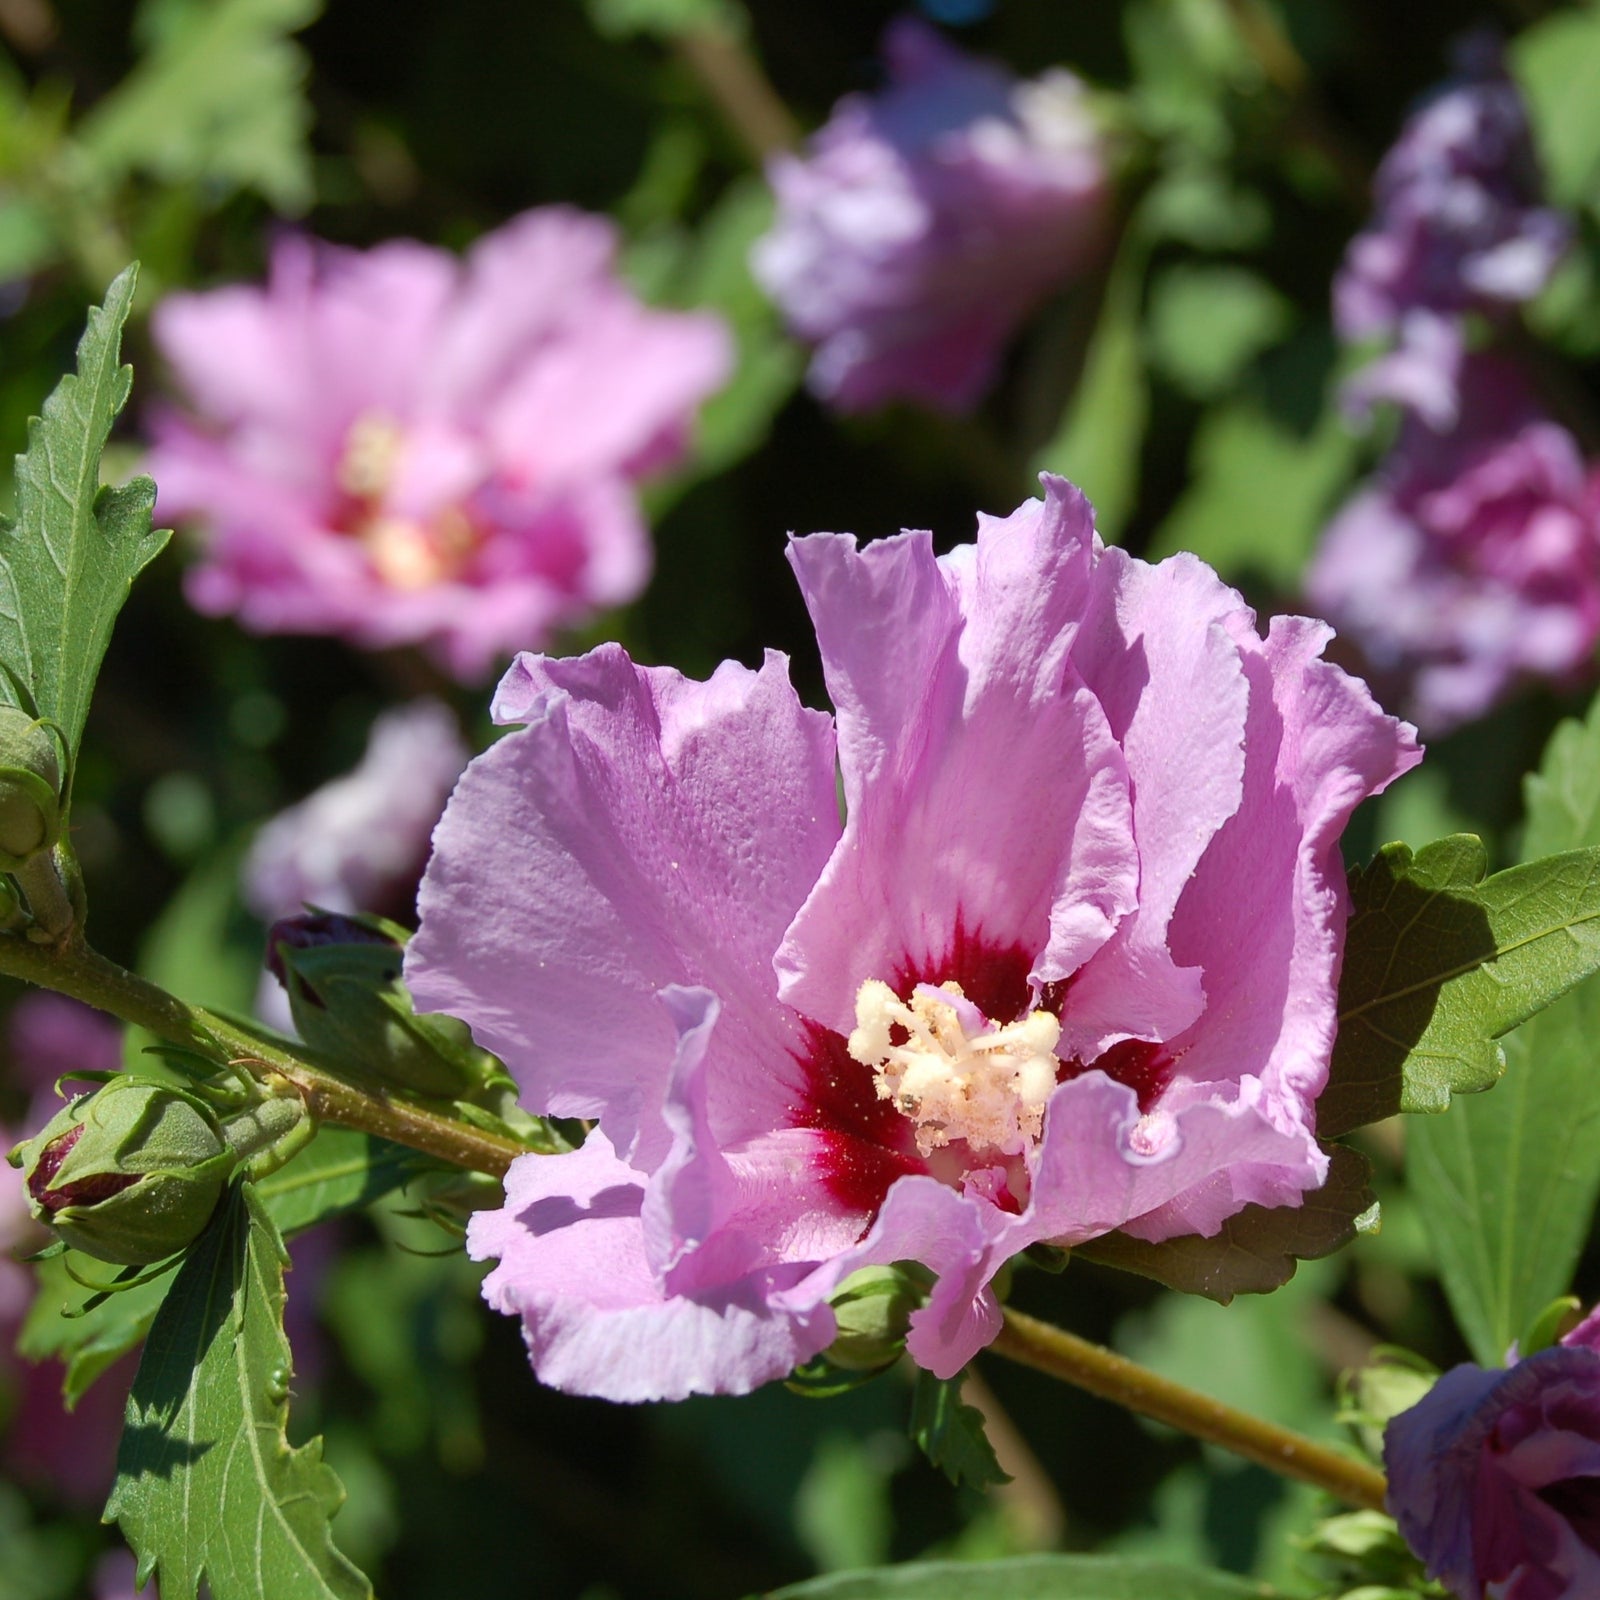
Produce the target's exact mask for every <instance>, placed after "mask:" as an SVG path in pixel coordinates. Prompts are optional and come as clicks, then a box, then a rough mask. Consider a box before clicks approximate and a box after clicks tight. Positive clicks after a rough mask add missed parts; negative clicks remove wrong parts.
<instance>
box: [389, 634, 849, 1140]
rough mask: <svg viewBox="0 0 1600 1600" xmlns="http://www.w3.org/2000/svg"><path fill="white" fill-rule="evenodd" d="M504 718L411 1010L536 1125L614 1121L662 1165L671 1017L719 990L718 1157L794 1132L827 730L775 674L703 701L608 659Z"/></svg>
mask: <svg viewBox="0 0 1600 1600" xmlns="http://www.w3.org/2000/svg"><path fill="white" fill-rule="evenodd" d="M496 714H497V715H498V716H499V717H500V718H501V719H502V720H507V721H512V720H515V721H522V722H525V723H526V724H527V726H526V727H525V728H523V729H522V730H521V731H519V732H516V733H513V734H511V735H509V736H507V737H506V738H504V739H502V740H501V741H500V742H499V743H498V744H496V745H494V746H492V747H491V748H490V749H489V750H488V751H487V752H485V754H483V755H482V756H480V757H479V758H478V759H477V760H476V761H474V762H473V763H472V765H471V766H470V767H469V768H468V769H467V772H466V774H465V776H464V777H463V778H462V781H461V784H460V786H459V787H458V789H457V791H456V794H455V797H454V798H453V800H452V802H451V804H450V807H449V809H448V810H447V811H446V813H445V816H444V819H443V821H442V822H441V823H440V825H439V829H438V832H437V834H436V837H435V848H434V856H433V860H432V862H431V864H430V865H429V868H428V874H427V877H426V879H425V880H424V883H423V888H422V893H421V905H422V928H421V931H420V932H419V933H418V935H417V937H416V938H415V939H414V940H413V941H412V943H411V946H410V948H409V951H408V955H407V980H408V982H409V983H410V984H411V987H412V990H413V992H414V993H415V995H416V996H417V1000H418V1003H419V1005H421V1006H423V1007H424V1008H426V1009H430V1010H442V1011H448V1012H451V1013H452V1014H453V1015H456V1016H459V1017H462V1018H464V1019H465V1020H466V1021H467V1022H468V1023H470V1024H471V1025H472V1027H473V1029H474V1031H475V1033H476V1035H477V1037H478V1039H479V1041H480V1042H481V1043H483V1044H484V1045H485V1046H487V1047H488V1048H489V1049H492V1050H494V1051H495V1052H496V1054H498V1055H499V1056H501V1057H502V1059H504V1060H505V1062H506V1064H507V1065H508V1066H509V1067H510V1068H511V1070H512V1072H513V1073H514V1074H515V1075H516V1077H517V1079H518V1081H519V1082H520V1083H521V1085H522V1087H523V1091H524V1093H525V1095H526V1097H527V1100H528V1103H529V1104H530V1105H531V1106H534V1107H536V1108H538V1109H541V1110H548V1111H550V1112H553V1113H555V1114H557V1115H561V1116H599V1117H601V1118H602V1121H603V1124H604V1126H605V1127H606V1130H607V1132H608V1134H609V1135H610V1136H611V1137H612V1139H613V1140H614V1142H615V1143H616V1145H617V1147H618V1148H619V1149H622V1150H624V1151H628V1152H629V1153H630V1159H632V1160H635V1161H637V1162H639V1163H640V1164H642V1165H644V1166H646V1167H650V1166H653V1165H654V1164H655V1163H656V1162H658V1161H659V1160H660V1159H661V1157H662V1156H663V1155H664V1154H665V1153H666V1149H667V1147H668V1144H669V1142H670V1141H669V1138H668V1134H667V1130H666V1128H665V1125H664V1124H663V1123H662V1122H661V1118H660V1108H661V1104H662V1099H663V1097H664V1095H665V1093H666V1087H667V1080H668V1075H669V1071H670V1068H671V1063H672V1060H673V1056H674V1053H675V1049H676V1045H675V1040H674V1030H673V1028H672V1026H671V1024H670V1021H669V1018H668V1015H667V1012H666V1010H665V1009H664V1008H663V1007H662V1005H661V1004H660V1002H659V1000H658V999H657V998H656V997H657V995H658V994H659V992H660V991H661V990H662V989H664V988H667V987H668V986H671V985H685V986H697V987H703V988H706V989H710V990H711V991H712V992H713V993H715V994H716V995H717V996H718V997H719V998H720V1000H721V1001H722V1004H723V1008H724V1014H723V1021H722V1023H721V1024H720V1025H719V1026H718V1028H717V1029H716V1030H715V1035H716V1038H715V1046H714V1054H715V1056H716V1060H717V1066H716V1070H715V1073H714V1078H715V1081H716V1082H717V1084H718V1088H719V1101H718V1110H719V1113H720V1115H721V1116H722V1117H723V1118H725V1119H726V1120H724V1121H719V1125H718V1136H719V1137H721V1138H724V1139H738V1138H741V1137H746V1136H749V1135H751V1134H753V1133H755V1132H758V1131H761V1130H762V1129H766V1128H771V1127H773V1126H774V1125H776V1124H777V1123H779V1122H781V1121H783V1120H784V1119H783V1118H781V1117H779V1116H778V1115H777V1104H778V1102H780V1101H782V1100H783V1098H784V1096H785V1094H786V1092H787V1091H786V1089H785V1080H786V1078H792V1077H794V1076H795V1075H797V1074H798V1066H797V1065H796V1063H795V1061H794V1060H793V1058H792V1056H791V1055H790V1053H789V1052H790V1050H791V1049H798V1048H799V1044H800V1034H799V1023H798V1019H794V1018H791V1017H789V1016H788V1015H787V1014H786V1013H785V1012H783V1010H782V1008H781V1007H779V1006H778V1005H777V1004H776V1003H775V1000H774V998H773V994H772V987H773V984H772V972H771V952H772V950H773V949H774V948H775V947H776V945H777V943H778V940H779V938H780V937H781V934H782V930H783V929H784V927H786V926H787V924H788V922H789V920H790V918H792V917H793V915H794V913H795V911H796V910H797V909H798V907H799V905H800V903H801V901H802V900H803V899H804V897H805V894H806V892H807V891H808V890H809V888H810V886H811V884H812V883H813V882H814V881H815V879H816V876H817V873H818V872H819V871H820V870H821V867H822V864H823V862H824V861H825V860H826V859H827V855H828V852H829V850H830V848H831V847H832V844H833V841H834V840H835V839H836V838H837V837H838V827H839V824H838V812H837V809H836V802H835V797H834V780H833V737H832V729H831V728H830V726H829V724H828V719H827V718H826V717H823V716H821V715H819V714H817V713H815V712H811V711H807V710H805V709H804V708H803V707H802V706H801V705H800V703H799V700H798V699H797V698H796V696H795V694H794V691H793V689H792V688H791V687H790V686H789V681H788V676H787V672H786V670H785V663H784V662H783V660H782V658H781V657H778V656H771V655H769V656H768V658H767V660H766V663H765V665H764V666H763V667H762V669H761V671H760V672H750V671H748V670H747V669H745V668H743V667H740V666H737V665H735V664H734V663H732V662H728V663H724V665H723V666H722V667H721V668H720V669H719V670H718V671H717V673H716V674H715V675H714V676H713V677H712V678H711V680H710V681H709V682H708V683H703V684H701V683H694V682H691V681H689V680H687V679H685V678H682V677H680V676H679V675H678V674H677V673H675V672H673V671H671V670H669V669H666V668H640V667H636V666H634V664H633V663H632V662H631V661H630V660H629V659H628V658H627V656H626V655H625V654H624V653H623V652H622V651H621V650H619V649H618V648H616V647H615V646H603V647H602V648H600V649H599V650H596V651H594V652H592V653H591V654H589V655H587V656H583V657H580V658H578V659H576V660H565V661H560V660H553V659H546V658H535V657H523V658H521V659H520V660H519V662H518V664H517V665H516V666H515V667H513V669H512V671H511V672H510V674H508V676H507V678H506V681H505V682H504V683H503V684H502V686H501V689H500V694H499V696H498V699H497V701H496ZM507 841H514V843H512V844H511V845H510V846H509V847H508V843H507ZM636 1141H637V1143H636Z"/></svg>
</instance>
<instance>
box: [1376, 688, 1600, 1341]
mask: <svg viewBox="0 0 1600 1600" xmlns="http://www.w3.org/2000/svg"><path fill="white" fill-rule="evenodd" d="M1527 818H1528V820H1527V830H1526V837H1525V838H1524V841H1523V851H1524V854H1525V855H1528V856H1538V855H1543V854H1545V853H1547V852H1549V851H1552V850H1565V849H1571V848H1573V847H1574V846H1578V845H1595V844H1600V700H1596V702H1595V703H1594V705H1593V706H1592V707H1591V708H1590V711H1589V714H1588V716H1587V717H1586V718H1585V719H1584V720H1583V721H1582V722H1576V721H1573V722H1565V723H1563V724H1562V725H1561V726H1560V727H1559V728H1558V729H1557V730H1556V732H1555V735H1554V737H1552V739H1551V740H1550V743H1549V746H1548V748H1547V749H1546V751H1545V755H1544V761H1543V763H1542V764H1541V766H1540V769H1539V771H1538V772H1537V773H1536V774H1534V775H1533V776H1532V777H1530V778H1529V779H1528V783H1527ZM1597 1034H1600V978H1591V979H1589V980H1587V981H1586V982H1584V983H1581V984H1579V985H1578V986H1577V987H1576V988H1575V989H1573V990H1572V992H1571V993H1569V994H1566V995H1563V996H1562V998H1561V999H1559V1000H1558V1001H1556V1003H1555V1004H1554V1005H1552V1006H1550V1007H1549V1008H1548V1009H1547V1010H1545V1011H1541V1012H1540V1013H1539V1014H1538V1015H1537V1016H1536V1017H1534V1018H1532V1019H1531V1020H1530V1021H1528V1022H1526V1023H1524V1024H1523V1026H1522V1027H1520V1028H1518V1029H1517V1030H1516V1031H1515V1032H1514V1033H1512V1034H1511V1035H1510V1036H1509V1037H1508V1038H1507V1039H1506V1041H1505V1049H1506V1075H1505V1077H1504V1078H1503V1079H1502V1080H1501V1083H1500V1085H1499V1087H1498V1088H1497V1089H1496V1090H1495V1092H1494V1093H1493V1094H1492V1095H1490V1096H1488V1097H1487V1098H1486V1099H1483V1100H1468V1101H1463V1102H1462V1103H1461V1104H1460V1105H1459V1106H1457V1107H1455V1108H1454V1109H1453V1110H1452V1112H1451V1114H1450V1115H1449V1116H1448V1117H1441V1118H1437V1119H1434V1118H1430V1119H1428V1120H1427V1121H1426V1122H1424V1123H1421V1124H1419V1125H1418V1126H1416V1127H1415V1128H1413V1129H1412V1130H1411V1134H1410V1138H1409V1141H1408V1144H1407V1160H1406V1167H1407V1176H1408V1181H1409V1183H1410V1185H1411V1188H1412V1190H1413V1192H1414V1193H1415V1194H1416V1197H1417V1202H1418V1205H1419V1206H1420V1207H1421V1210H1422V1215H1423V1218H1424V1220H1425V1222H1426V1224H1427V1228H1428V1235H1429V1237H1430V1239H1432V1241H1433V1243H1434V1248H1435V1250H1436V1252H1437V1258H1438V1264H1439V1273H1440V1276H1441V1278H1442V1279H1443V1281H1444V1286H1445V1291H1446V1293H1447V1294H1448V1295H1449V1297H1450V1304H1451V1307H1452V1308H1453V1310H1454V1311H1455V1314H1456V1320H1457V1321H1458V1322H1459V1323H1460V1325H1461V1329H1462V1332H1463V1333H1464V1334H1465V1335H1466V1338H1467V1342H1468V1344H1469V1345H1471V1347H1472V1350H1473V1353H1474V1355H1475V1356H1476V1357H1477V1359H1478V1360H1479V1361H1482V1362H1485V1363H1489V1364H1493V1365H1498V1364H1499V1363H1500V1362H1501V1361H1502V1360H1504V1358H1505V1352H1506V1347H1507V1346H1508V1345H1509V1344H1510V1343H1511V1341H1512V1340H1513V1339H1517V1338H1519V1337H1521V1336H1523V1335H1524V1334H1525V1332H1526V1330H1527V1325H1528V1323H1529V1322H1530V1321H1531V1320H1532V1319H1533V1318H1534V1317H1535V1316H1536V1315H1537V1313H1538V1312H1539V1310H1540V1309H1541V1307H1544V1306H1546V1305H1548V1304H1549V1302H1550V1301H1552V1300H1554V1299H1555V1298H1556V1296H1558V1295H1561V1294H1563V1293H1564V1292H1565V1291H1566V1290H1567V1289H1568V1288H1569V1287H1570V1285H1571V1283H1572V1274H1573V1270H1574V1268H1575V1267H1576V1266H1577V1263H1578V1256H1579V1254H1580V1252H1581V1251H1582V1249H1583V1242H1584V1239H1585V1238H1586V1237H1587V1236H1588V1232H1589V1223H1590V1219H1591V1218H1592V1216H1593V1214H1594V1206H1595V1199H1596V1195H1597V1194H1600V1072H1597V1071H1596V1070H1595V1039H1596V1036H1597Z"/></svg>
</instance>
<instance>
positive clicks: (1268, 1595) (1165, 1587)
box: [768, 1556, 1277, 1600]
mask: <svg viewBox="0 0 1600 1600" xmlns="http://www.w3.org/2000/svg"><path fill="white" fill-rule="evenodd" d="M1276 1595H1277V1591H1276V1590H1274V1589H1269V1588H1267V1586H1266V1585H1265V1584H1260V1583H1253V1582H1251V1580H1250V1579H1248V1578H1236V1577H1233V1576H1232V1575H1231V1574H1229V1573H1226V1572H1202V1571H1197V1570H1195V1569H1193V1568H1189V1567H1176V1566H1172V1565H1170V1564H1169V1563H1167V1562H1165V1561H1140V1560H1138V1559H1136V1558H1131V1557H1125V1556H1011V1557H1008V1558H1007V1559H1005V1560H1003V1561H908V1562H906V1563H904V1564H903V1565H901V1566H898V1567H884V1568H881V1569H880V1570H878V1571H874V1572H841V1573H836V1574H832V1575H830V1576H828V1577H825V1578H814V1579H812V1580H811V1582H809V1583H797V1584H795V1585H793V1586H792V1587H790V1588H788V1589H778V1590H775V1591H774V1592H773V1593H772V1594H771V1595H770V1596H769V1597H768V1600H1020V1597H1022V1596H1026V1597H1027V1600H1275V1596H1276Z"/></svg>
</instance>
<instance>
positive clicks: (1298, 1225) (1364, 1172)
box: [1073, 1145, 1374, 1305]
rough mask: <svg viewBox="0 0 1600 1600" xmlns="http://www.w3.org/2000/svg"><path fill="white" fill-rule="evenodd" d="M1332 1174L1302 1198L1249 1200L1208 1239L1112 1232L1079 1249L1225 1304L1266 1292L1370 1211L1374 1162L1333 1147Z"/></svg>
mask: <svg viewBox="0 0 1600 1600" xmlns="http://www.w3.org/2000/svg"><path fill="white" fill-rule="evenodd" d="M1329 1155H1330V1156H1331V1158H1332V1166H1331V1167H1330V1168H1329V1171H1328V1181H1327V1182H1326V1183H1325V1184H1324V1185H1323V1186H1322V1187H1321V1188H1320V1189H1318V1190H1316V1191H1315V1193H1313V1194H1308V1195H1307V1196H1306V1198H1305V1204H1304V1205H1300V1206H1273V1207H1268V1206H1246V1207H1245V1208H1244V1210H1243V1211H1239V1212H1236V1213H1235V1214H1234V1215H1233V1216H1231V1217H1230V1218H1229V1219H1228V1220H1227V1221H1226V1222H1225V1223H1223V1225H1222V1227H1221V1229H1220V1230H1219V1231H1218V1233H1217V1234H1216V1235H1215V1236H1214V1237H1213V1238H1210V1239H1204V1238H1201V1237H1200V1236H1199V1235H1198V1234H1188V1235H1185V1236H1183V1237H1181V1238H1177V1239H1167V1240H1165V1241H1163V1242H1162V1243H1161V1244H1149V1243H1147V1242H1146V1241H1145V1240H1143V1239H1135V1238H1132V1237H1130V1236H1129V1235H1127V1234H1123V1233H1108V1234H1105V1235H1103V1236H1102V1237H1100V1238H1098V1239H1091V1240H1089V1242H1088V1243H1087V1244H1081V1245H1079V1246H1077V1248H1076V1249H1075V1250H1074V1252H1073V1254H1075V1255H1079V1256H1082V1257H1084V1258H1085V1259H1086V1260H1089V1261H1098V1262H1100V1263H1102V1264H1103V1265H1105V1266H1108V1267H1120V1268H1122V1269H1123V1270H1124V1271H1126V1272H1137V1273H1140V1274H1142V1275H1143V1276H1144V1277H1146V1278H1154V1279H1155V1280H1156V1281H1157V1282H1158V1283H1164V1284H1165V1285H1166V1286H1167V1287H1168V1288H1169V1289H1179V1290H1182V1291H1183V1292H1184V1293H1185V1294H1201V1295H1204V1296H1205V1297H1206V1298H1207V1299H1208V1300H1216V1301H1218V1302H1220V1303H1221V1304H1222V1305H1227V1303H1228V1302H1229V1301H1230V1300H1232V1299H1233V1297H1234V1296H1235V1295H1236V1294H1265V1293H1267V1292H1268V1290H1271V1289H1276V1288H1278V1287H1279V1286H1280V1285H1282V1284H1285V1283H1287V1282H1288V1281H1289V1279H1290V1278H1292V1277H1293V1276H1294V1270H1295V1267H1296V1266H1297V1265H1298V1264H1299V1263H1300V1262H1301V1261H1315V1260H1319V1259H1320V1258H1321V1257H1323V1256H1327V1255H1332V1254H1333V1252H1334V1251H1335V1250H1339V1249H1342V1248H1343V1247H1344V1246H1345V1245H1347V1244H1349V1243H1350V1241H1351V1240H1352V1239H1354V1238H1355V1236H1356V1233H1357V1231H1358V1230H1357V1219H1358V1218H1362V1217H1364V1216H1365V1215H1366V1214H1367V1213H1368V1212H1370V1211H1371V1209H1372V1206H1373V1204H1374V1197H1373V1194H1372V1190H1371V1189H1370V1188H1368V1187H1367V1180H1368V1178H1369V1177H1370V1176H1371V1170H1372V1169H1371V1167H1370V1166H1369V1165H1368V1163H1367V1159H1366V1157H1365V1156H1363V1155H1361V1154H1359V1153H1358V1152H1357V1151H1355V1150H1352V1149H1350V1147H1349V1146H1348V1145H1334V1146H1332V1147H1331V1148H1330V1150H1329Z"/></svg>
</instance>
